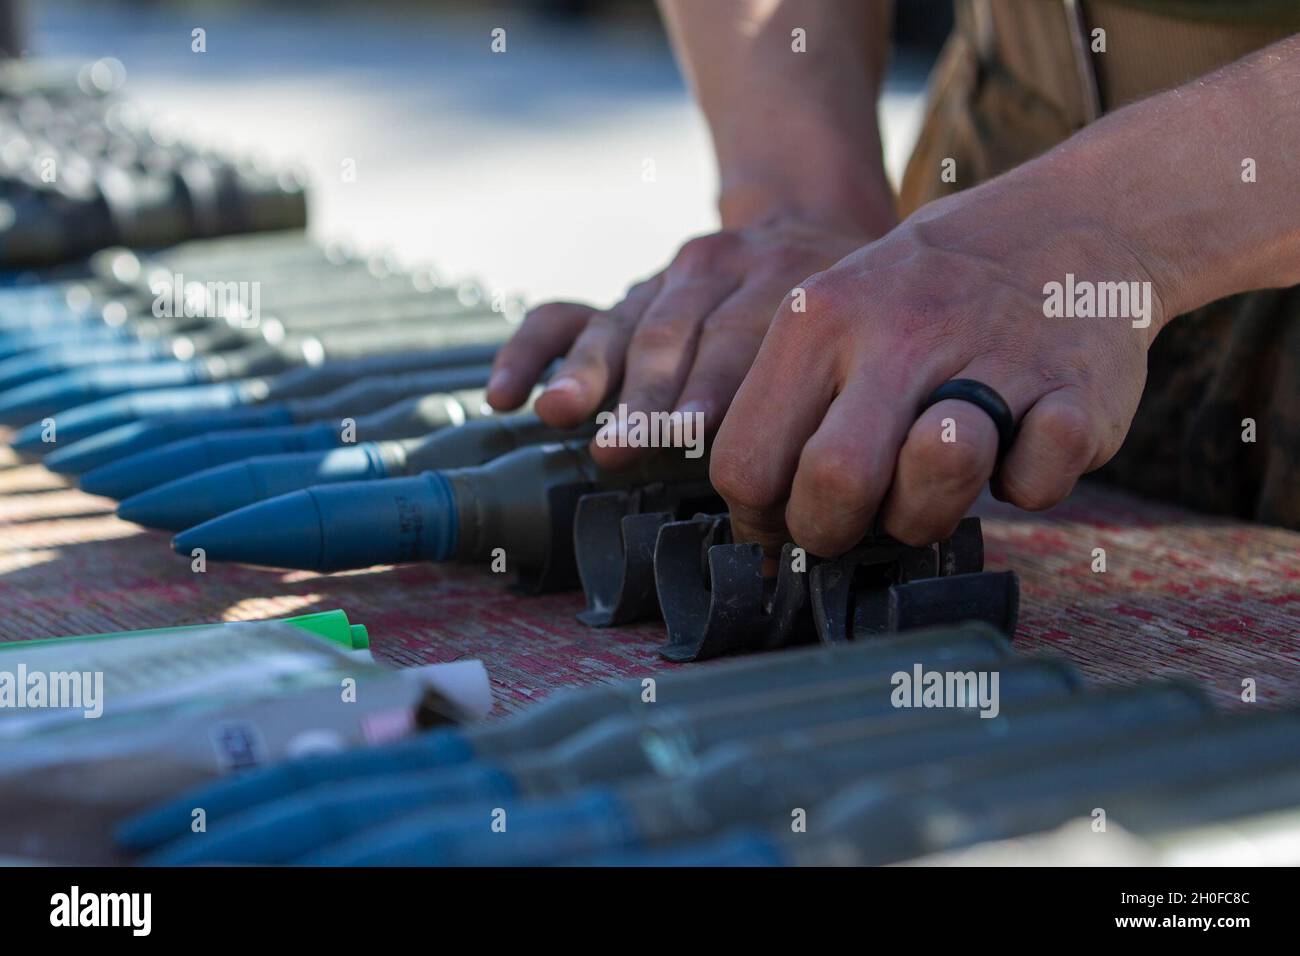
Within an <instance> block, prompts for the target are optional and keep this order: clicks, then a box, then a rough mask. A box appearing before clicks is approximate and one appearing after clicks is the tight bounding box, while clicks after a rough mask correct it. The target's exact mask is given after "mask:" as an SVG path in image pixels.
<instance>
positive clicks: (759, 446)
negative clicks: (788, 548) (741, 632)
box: [709, 289, 845, 553]
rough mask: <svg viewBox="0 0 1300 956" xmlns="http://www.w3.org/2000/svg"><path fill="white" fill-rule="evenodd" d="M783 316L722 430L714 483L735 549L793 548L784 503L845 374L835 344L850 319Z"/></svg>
mask: <svg viewBox="0 0 1300 956" xmlns="http://www.w3.org/2000/svg"><path fill="white" fill-rule="evenodd" d="M805 291H806V292H807V293H808V296H809V301H810V308H809V309H808V311H807V312H806V313H796V312H793V311H792V310H791V301H792V300H791V299H790V298H789V297H787V299H786V301H785V302H783V303H782V304H781V308H780V309H778V310H777V313H776V316H775V318H774V319H773V320H772V324H771V326H770V328H769V329H768V332H767V335H766V336H765V337H764V339H763V343H762V345H761V346H760V347H759V350H758V355H757V356H755V358H754V364H753V366H752V367H751V368H750V370H749V374H748V375H746V376H745V379H744V381H743V382H742V383H741V386H740V388H739V389H738V390H737V391H736V397H735V399H734V400H733V401H732V403H731V408H730V409H728V411H727V414H726V417H725V418H724V419H723V420H722V425H721V426H720V427H719V429H718V434H717V438H716V439H715V441H714V444H713V449H712V453H711V455H710V468H709V477H710V479H711V480H712V482H713V486H714V488H716V489H717V491H718V493H719V494H720V495H722V497H723V498H724V499H725V500H726V502H727V506H728V510H729V511H730V512H731V529H732V534H733V536H734V537H735V539H736V540H737V541H756V542H758V543H759V544H761V545H763V548H764V550H766V551H768V552H769V553H770V552H774V551H777V550H779V549H780V547H781V545H782V544H783V543H784V542H785V541H786V540H787V533H786V528H785V503H786V499H787V496H788V494H789V490H790V482H791V480H792V479H793V478H794V475H795V471H796V469H797V468H798V465H799V455H800V451H801V449H802V448H803V446H804V443H805V442H806V441H807V440H808V438H809V436H811V435H812V434H813V433H814V432H815V431H816V430H817V426H818V425H819V424H820V423H821V420H822V417H823V415H824V414H825V412H826V409H827V408H828V407H829V406H830V404H831V400H832V399H833V398H834V396H835V391H836V389H837V387H838V384H839V382H840V381H842V380H843V374H844V373H843V368H842V366H841V363H840V360H839V358H838V354H839V353H837V352H836V351H834V343H835V342H836V341H837V340H839V341H843V333H844V328H845V319H844V318H843V317H837V316H833V315H832V314H831V312H830V310H824V309H820V308H817V309H814V308H812V307H811V303H812V302H815V300H814V299H813V298H812V294H811V290H810V289H807V290H805Z"/></svg>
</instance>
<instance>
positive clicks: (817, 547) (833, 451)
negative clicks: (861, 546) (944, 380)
mask: <svg viewBox="0 0 1300 956" xmlns="http://www.w3.org/2000/svg"><path fill="white" fill-rule="evenodd" d="M881 358H882V359H884V361H883V362H882V363H873V367H872V369H871V371H870V373H869V374H866V373H864V371H863V370H861V369H859V370H858V371H857V372H856V373H855V374H854V375H853V376H852V378H851V379H850V381H849V384H848V385H847V386H846V387H845V389H844V390H843V391H842V392H841V393H840V394H839V395H838V396H836V398H835V401H834V402H833V403H832V404H831V407H830V408H829V409H828V410H827V412H826V416H825V420H824V421H823V422H822V423H821V425H820V427H818V429H817V430H816V432H815V433H814V434H813V435H812V436H811V437H810V438H809V439H808V441H807V442H806V443H805V445H804V448H803V452H802V454H801V455H800V456H799V466H798V469H797V470H796V472H795V476H794V480H793V482H792V483H791V486H790V500H789V503H788V504H787V505H786V509H785V520H786V525H787V527H788V528H789V530H790V535H791V537H792V539H793V540H794V542H795V543H796V544H798V545H800V546H801V547H803V548H806V549H807V550H808V551H809V552H811V553H813V554H817V555H822V556H825V557H833V556H835V555H838V554H842V553H843V552H845V551H847V550H848V549H849V548H851V547H853V546H854V545H855V544H857V543H858V542H859V541H861V540H862V538H863V537H864V536H865V535H866V534H867V532H868V531H870V530H871V526H872V522H873V521H874V520H875V516H876V512H877V510H878V508H879V506H880V503H881V501H882V500H883V499H884V497H885V494H886V492H887V491H888V489H889V485H890V482H891V481H892V480H893V475H894V468H895V463H896V461H897V458H898V450H899V448H900V446H901V445H902V444H903V440H904V438H905V437H906V436H907V433H908V430H909V428H910V427H911V425H912V421H913V418H912V416H913V414H914V412H913V410H914V409H915V408H917V407H918V406H919V405H920V403H921V399H923V398H924V397H925V395H926V394H928V392H929V390H930V389H929V388H928V387H927V386H926V384H925V382H924V379H922V378H921V377H920V376H918V375H916V374H915V373H914V372H910V370H909V371H903V370H904V369H908V368H909V365H910V363H908V362H903V361H894V360H893V357H886V356H881ZM909 378H910V379H911V381H908V379H909Z"/></svg>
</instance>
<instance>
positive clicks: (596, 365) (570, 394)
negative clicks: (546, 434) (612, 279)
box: [534, 276, 661, 428]
mask: <svg viewBox="0 0 1300 956" xmlns="http://www.w3.org/2000/svg"><path fill="white" fill-rule="evenodd" d="M660 282H661V279H660V277H659V276H655V277H654V278H653V279H647V280H646V281H645V282H639V283H637V284H636V285H634V286H633V287H632V288H631V289H629V290H628V293H627V295H626V296H625V297H624V298H623V301H622V302H620V303H618V304H617V305H615V306H614V307H613V308H611V309H607V310H605V311H603V312H596V313H594V314H593V315H592V316H591V319H590V321H588V323H587V326H586V328H585V329H583V330H582V332H581V334H579V336H578V338H577V340H576V341H575V342H574V343H573V347H572V348H571V349H570V350H569V354H568V356H567V357H566V358H565V359H564V361H563V362H561V363H560V366H559V368H558V369H556V371H555V374H554V375H553V376H552V377H551V380H550V381H549V382H548V383H547V386H546V390H545V391H544V392H542V394H541V395H540V396H539V397H538V399H537V401H536V403H535V404H534V408H535V409H536V411H537V414H538V415H539V416H540V417H541V418H542V420H543V421H545V422H546V423H547V424H548V425H553V426H554V427H556V428H572V427H573V426H575V425H579V424H581V423H582V422H583V421H585V420H586V419H587V418H590V417H591V416H592V415H593V414H594V413H595V411H596V409H597V408H598V407H600V404H601V402H603V401H604V400H605V397H606V396H607V395H609V394H610V392H612V391H613V390H614V386H615V385H617V383H618V381H619V379H621V378H622V376H623V363H624V358H625V356H626V353H627V347H628V343H629V342H630V341H631V338H632V330H633V327H634V326H635V325H636V322H637V319H639V318H640V317H641V313H642V312H643V311H645V308H646V306H648V305H649V304H650V302H651V301H652V300H653V299H654V296H655V293H656V292H657V291H658V289H659V285H660Z"/></svg>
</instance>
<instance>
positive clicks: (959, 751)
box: [117, 625, 1300, 866]
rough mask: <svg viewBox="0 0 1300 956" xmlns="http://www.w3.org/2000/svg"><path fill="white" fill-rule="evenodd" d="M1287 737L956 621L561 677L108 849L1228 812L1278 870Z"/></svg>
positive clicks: (420, 843) (753, 841) (836, 859)
mask: <svg viewBox="0 0 1300 956" xmlns="http://www.w3.org/2000/svg"><path fill="white" fill-rule="evenodd" d="M1298 731H1300V712H1298V711H1294V710H1292V711H1283V712H1278V713H1272V714H1267V715H1252V716H1232V717H1229V716H1224V715H1221V714H1217V713H1215V712H1214V711H1213V709H1212V708H1211V707H1210V706H1209V705H1208V704H1207V702H1206V700H1205V698H1204V697H1203V696H1202V695H1201V694H1200V693H1199V692H1198V691H1197V690H1196V689H1195V688H1193V687H1191V686H1189V685H1185V684H1181V683H1168V682H1146V683H1139V684H1135V685H1132V686H1123V687H1110V688H1105V689H1087V688H1084V687H1082V686H1081V682H1080V680H1079V678H1078V675H1077V674H1076V673H1075V672H1074V671H1073V669H1072V668H1071V667H1070V666H1069V665H1067V664H1065V663H1063V662H1061V661H1059V660H1054V659H1047V658H1020V657H1017V656H1016V655H1014V654H1013V653H1012V652H1011V648H1010V645H1009V644H1008V643H1007V641H1006V640H1005V639H1004V638H1003V637H1001V636H1000V635H998V634H996V633H995V632H993V631H992V630H990V629H988V628H986V627H984V626H982V625H970V626H966V627H962V628H957V629H947V630H940V631H919V632H913V633H910V634H906V635H893V636H885V637H878V638H875V639H873V640H871V641H865V642H858V643H853V644H844V645H838V646H835V647H822V648H814V649H805V650H792V651H785V652H779V653H776V654H765V655H758V656H754V657H749V658H743V659H741V660H739V661H734V662H727V663H723V664H716V665H702V666H700V667H697V668H691V669H685V670H675V671H671V672H669V673H665V674H660V675H658V676H656V677H654V678H649V679H646V680H633V681H627V682H625V683H620V684H613V685H607V686H600V687H595V688H589V689H582V690H574V691H569V692H563V691H562V692H559V693H556V694H555V695H553V696H552V697H551V698H549V699H548V700H546V701H545V702H543V703H541V704H538V705H535V706H533V707H532V708H530V709H528V710H526V711H524V712H523V713H522V714H520V715H519V716H517V717H515V718H513V719H511V720H507V721H505V722H502V723H499V724H495V725H469V726H465V727H462V728H459V729H438V730H432V731H430V732H427V733H424V734H422V735H418V736H415V737H411V738H408V739H405V740H403V741H400V742H397V743H393V744H389V745H385V746H382V747H370V748H361V749H358V750H353V751H348V752H345V753H341V754H330V755H324V756H314V757H310V758H307V759H300V760H291V761H288V762H285V763H281V764H279V765H276V766H273V767H268V768H263V769H258V770H252V771H249V772H246V773H243V774H240V775H237V776H234V777H231V778H227V779H224V780H221V781H219V782H216V783H213V784H210V785H207V786H204V787H202V788H199V789H197V790H194V791H190V792H186V793H183V794H180V795H177V796H175V797H173V798H172V799H170V800H167V801H166V802H164V803H161V804H159V805H158V806H156V807H154V808H153V809H151V810H148V811H146V812H144V813H140V814H136V815H133V816H132V817H131V818H130V819H128V820H126V821H124V822H123V823H122V824H121V825H120V826H119V827H118V829H117V841H118V844H119V846H120V847H121V848H122V849H123V850H124V851H126V852H128V853H130V854H132V855H134V857H135V858H136V859H138V860H140V861H142V862H146V863H152V864H164V865H182V864H196V863H242V864H270V863H292V864H299V865H399V866H404V865H420V866H429V865H431V866H457V865H494V864H495V865H548V864H565V865H634V866H646V865H710V866H736V865H751V866H772V865H810V866H826V865H862V864H884V863H897V862H903V861H907V860H913V859H918V858H924V857H927V856H929V855H931V854H937V853H945V852H947V853H950V852H952V851H956V850H959V849H962V848H968V847H971V846H974V845H978V844H983V843H985V842H988V841H1000V840H1008V839H1013V838H1016V837H1021V836H1024V835H1027V834H1040V833H1045V832H1048V831H1052V830H1053V829H1055V828H1058V827H1061V826H1062V825H1065V824H1068V823H1069V822H1070V821H1074V820H1082V821H1084V822H1085V823H1086V824H1087V825H1088V827H1089V829H1088V835H1089V836H1090V837H1091V838H1092V841H1093V843H1092V846H1093V847H1094V848H1095V849H1093V850H1092V852H1091V854H1090V855H1091V856H1093V857H1097V856H1102V857H1103V858H1104V856H1105V851H1106V850H1111V851H1113V858H1115V859H1124V858H1125V857H1126V855H1127V854H1130V853H1131V852H1132V848H1133V838H1135V837H1136V838H1137V839H1138V840H1139V841H1144V842H1141V845H1142V846H1144V847H1146V848H1147V849H1148V850H1150V851H1151V853H1152V854H1155V853H1156V850H1157V849H1158V850H1159V851H1160V852H1161V853H1166V854H1170V855H1172V856H1177V857H1178V858H1179V859H1180V860H1181V861H1182V862H1195V860H1196V859H1197V858H1198V857H1197V856H1196V854H1198V853H1200V854H1205V855H1206V856H1204V857H1201V859H1220V857H1219V856H1218V854H1221V853H1222V852H1223V851H1224V850H1225V849H1227V850H1232V849H1233V848H1234V846H1235V844H1234V843H1233V839H1234V838H1235V837H1234V834H1235V832H1236V828H1240V827H1249V828H1251V829H1252V830H1253V831H1254V832H1255V833H1256V838H1257V839H1259V838H1261V834H1262V835H1267V836H1268V837H1271V838H1273V839H1274V840H1281V842H1282V843H1283V845H1284V846H1285V845H1289V846H1290V848H1291V851H1292V852H1291V854H1290V856H1291V859H1290V861H1289V862H1292V863H1295V862H1297V859H1296V858H1295V855H1294V847H1295V845H1296V844H1295V836H1296V833H1297V818H1296V808H1297V807H1300V770H1298V769H1297V768H1298V767H1300V761H1298V758H1300V732H1298ZM196 807H201V808H203V811H204V813H205V816H206V827H205V829H204V831H203V832H201V833H196V832H194V830H193V827H192V820H193V814H194V809H195V808H196ZM1288 814H1289V815H1288ZM1214 825H1218V826H1219V828H1220V831H1221V832H1222V831H1223V829H1224V828H1225V827H1226V828H1227V830H1226V833H1227V842H1226V846H1225V842H1224V840H1223V839H1221V840H1220V842H1219V843H1218V844H1214V843H1212V842H1211V843H1207V842H1206V840H1205V834H1204V829H1205V828H1206V827H1210V826H1214ZM1112 834H1116V836H1113V837H1112ZM1119 834H1122V835H1123V836H1122V837H1121V836H1119ZM1188 834H1191V835H1193V836H1194V838H1195V841H1197V842H1189V841H1190V840H1191V839H1192V837H1189V836H1187V835H1188ZM1111 840H1113V841H1114V842H1108V841H1111ZM1236 848H1237V849H1238V850H1239V846H1237V847H1236ZM1075 852H1080V853H1081V855H1082V848H1076V851H1075ZM1273 855H1274V857H1275V858H1276V857H1277V856H1278V854H1277V853H1276V852H1274V854H1273ZM1283 855H1286V854H1285V853H1284V854H1283ZM1252 859H1253V857H1252V856H1251V855H1250V854H1247V856H1246V857H1245V858H1244V859H1239V860H1238V862H1250V861H1251V860H1252ZM1053 862H1062V861H1061V860H1060V859H1056V860H1054V861H1053ZM1066 862H1068V860H1067V861H1066Z"/></svg>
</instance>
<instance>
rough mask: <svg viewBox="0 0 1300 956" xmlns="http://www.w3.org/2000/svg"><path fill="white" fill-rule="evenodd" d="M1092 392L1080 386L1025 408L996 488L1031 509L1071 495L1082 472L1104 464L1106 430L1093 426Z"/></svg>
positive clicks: (1004, 497)
mask: <svg viewBox="0 0 1300 956" xmlns="http://www.w3.org/2000/svg"><path fill="white" fill-rule="evenodd" d="M1088 408H1089V403H1088V402H1087V396H1085V395H1084V393H1083V392H1082V391H1081V390H1080V389H1078V388H1074V387H1067V388H1061V389H1057V390H1056V391H1053V392H1049V393H1048V394H1046V395H1044V396H1043V397H1041V398H1039V399H1038V401H1036V402H1035V403H1034V404H1033V406H1032V407H1031V408H1030V409H1029V411H1028V412H1026V413H1025V416H1024V419H1023V420H1022V421H1021V422H1020V430H1019V432H1018V433H1017V434H1016V441H1015V444H1013V445H1012V446H1011V451H1010V452H1008V454H1007V457H1006V460H1005V461H1003V462H1002V466H1001V467H1000V468H999V469H998V473H997V478H996V480H995V482H994V487H993V493H994V495H995V496H996V497H998V498H1000V499H1001V500H1003V501H1009V502H1011V503H1012V504H1014V505H1016V506H1017V507H1020V508H1024V509H1026V510H1028V511H1041V510H1042V509H1044V508H1050V507H1051V506H1052V505H1054V504H1056V503H1057V502H1059V501H1062V500H1064V499H1065V497H1066V496H1067V495H1069V493H1070V491H1071V489H1073V488H1074V484H1075V482H1076V481H1078V480H1079V476H1080V475H1082V474H1084V473H1085V472H1088V471H1091V470H1092V469H1093V468H1096V467H1099V466H1100V465H1101V464H1102V463H1103V459H1104V457H1105V456H1104V455H1103V454H1102V453H1101V449H1102V445H1103V441H1102V439H1103V437H1104V436H1103V433H1102V432H1100V431H1099V430H1098V429H1096V428H1095V427H1094V426H1093V423H1092V416H1091V415H1089V413H1088V411H1087V409H1088Z"/></svg>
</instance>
